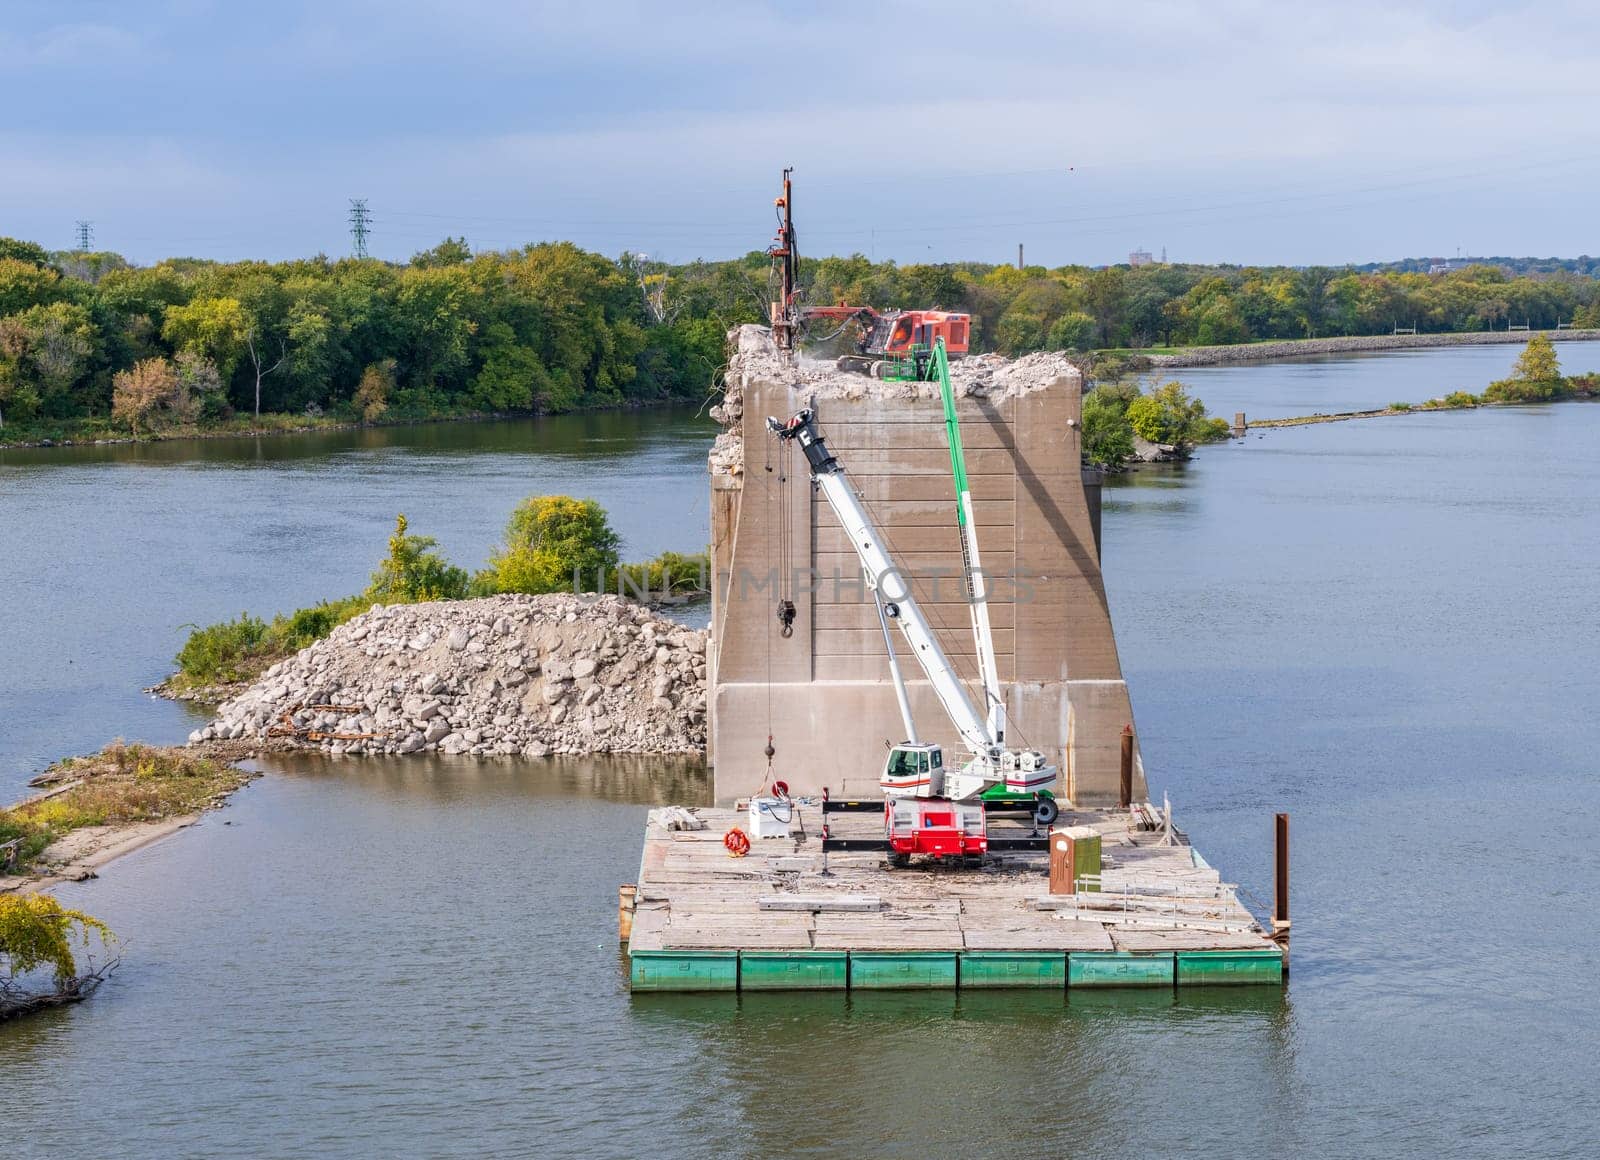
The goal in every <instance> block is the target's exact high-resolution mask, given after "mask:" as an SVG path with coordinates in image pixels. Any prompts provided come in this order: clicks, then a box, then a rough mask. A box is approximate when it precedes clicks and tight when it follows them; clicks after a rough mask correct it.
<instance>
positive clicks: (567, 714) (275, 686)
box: [189, 594, 706, 757]
mask: <svg viewBox="0 0 1600 1160" xmlns="http://www.w3.org/2000/svg"><path fill="white" fill-rule="evenodd" d="M238 738H259V739H261V740H263V741H264V742H275V743H276V744H279V745H282V746H288V747H304V748H314V749H321V750H323V751H326V752H331V753H356V754H359V753H420V752H439V753H445V754H465V753H471V754H480V755H485V754H503V755H510V754H522V755H524V756H528V757H543V756H546V755H549V754H554V753H569V754H570V753H701V752H703V751H704V749H705V738H706V634H705V632H703V631H698V630H695V629H689V628H685V627H684V626H682V625H680V624H676V623H674V622H673V621H670V620H666V619H664V618H661V617H658V616H657V615H655V614H654V613H653V612H651V611H650V610H649V609H648V608H644V607H642V606H640V605H638V604H634V603H632V602H630V601H627V600H623V599H621V598H620V597H616V596H584V597H578V596H574V595H568V594H554V595H545V596H523V595H509V596H491V597H487V598H485V599H482V600H460V601H440V602H436V603H427V604H396V605H389V606H384V605H381V604H375V605H373V606H372V608H371V610H370V611H368V612H366V613H363V614H362V615H361V616H358V617H356V618H355V619H354V620H351V621H349V622H348V623H346V624H343V625H341V626H340V627H339V628H337V629H335V630H334V631H333V632H332V633H331V634H330V635H329V636H328V637H327V638H326V639H324V640H320V641H317V642H316V643H315V644H313V645H311V646H310V647H308V648H305V649H303V650H301V651H300V652H299V653H297V654H296V655H295V656H293V657H291V658H289V659H288V660H285V661H282V662H280V663H278V664H276V665H273V666H272V668H270V669H268V670H267V671H266V673H265V674H264V675H263V676H262V678H261V679H260V680H259V681H257V682H256V683H255V684H254V685H252V686H251V687H250V688H249V689H247V690H246V691H245V692H244V693H242V694H240V695H239V696H237V697H235V698H234V699H233V700H231V701H228V702H226V703H225V704H223V705H222V706H220V707H219V709H218V711H217V717H216V719H215V720H214V721H212V722H211V724H209V725H207V726H206V727H205V728H204V729H198V730H196V731H195V732H194V733H191V734H190V735H189V740H190V742H191V743H196V744H198V743H201V742H209V741H217V740H232V739H238Z"/></svg>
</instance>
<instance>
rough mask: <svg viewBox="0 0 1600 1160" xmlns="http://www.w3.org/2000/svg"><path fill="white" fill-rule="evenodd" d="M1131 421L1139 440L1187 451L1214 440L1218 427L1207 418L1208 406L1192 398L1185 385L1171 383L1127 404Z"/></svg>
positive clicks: (1129, 420)
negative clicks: (1197, 444)
mask: <svg viewBox="0 0 1600 1160" xmlns="http://www.w3.org/2000/svg"><path fill="white" fill-rule="evenodd" d="M1128 422H1129V423H1130V424H1131V425H1132V427H1133V430H1134V433H1135V434H1137V435H1138V436H1139V438H1141V439H1144V440H1146V441H1148V442H1150V443H1159V444H1163V445H1166V446H1170V447H1176V448H1178V449H1179V450H1180V451H1182V450H1186V449H1187V448H1189V447H1192V446H1194V444H1196V443H1199V442H1203V441H1205V440H1207V439H1210V438H1213V437H1214V436H1215V433H1216V428H1215V424H1214V423H1213V422H1210V421H1208V420H1207V419H1206V407H1205V404H1204V403H1202V402H1201V401H1200V400H1199V399H1191V398H1190V397H1189V392H1188V390H1187V389H1186V388H1185V387H1184V385H1183V384H1182V383H1179V382H1170V383H1165V384H1163V385H1162V386H1159V387H1157V388H1156V389H1155V390H1153V391H1151V392H1150V393H1149V394H1147V395H1140V396H1139V397H1138V398H1136V399H1134V400H1133V401H1132V402H1131V403H1129V404H1128Z"/></svg>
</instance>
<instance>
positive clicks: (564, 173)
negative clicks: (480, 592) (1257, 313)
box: [0, 0, 1600, 266]
mask: <svg viewBox="0 0 1600 1160" xmlns="http://www.w3.org/2000/svg"><path fill="white" fill-rule="evenodd" d="M1596 44H1600V5H1595V4H1593V3H1592V2H1587V0H1586V2H1582V3H1577V2H1574V3H1564V2H1561V0H1554V2H1549V3H1516V2H1515V0H1505V2H1495V3H1489V2H1484V0H1460V2H1454V3H1420V4H1408V3H1404V2H1388V3H1373V2H1368V0H1298V2H1296V3H1294V4H1283V3H1281V2H1275V3H1256V2H1249V0H1205V2H1197V3H1183V4H1180V3H1144V2H1139V0H1123V2H1120V3H1086V2H1079V0H984V2H977V3H974V2H973V0H965V2H963V3H952V2H946V0H918V2H916V3H903V2H901V0H850V2H848V3H839V2H835V0H808V2H795V0H789V2H786V3H776V2H755V0H752V2H746V3H740V2H736V0H725V2H723V3H711V2H704V0H671V2H670V3H669V2H666V0H640V2H625V0H584V2H577V0H574V2H570V3H540V2H537V0H520V2H518V0H383V2H381V3H380V2H378V0H271V2H270V3H269V2H263V0H226V2H224V0H115V2H110V0H0V234H9V235H12V236H19V237H23V238H28V239H30V240H34V241H37V242H39V243H41V244H43V245H45V246H47V247H50V248H63V249H65V248H70V247H71V246H72V244H73V239H74V225H75V223H76V222H77V221H78V220H80V219H82V220H88V221H91V222H92V223H93V229H94V242H95V246H96V248H99V249H109V250H115V251H117V252H120V253H122V254H124V255H125V256H127V257H128V258H129V259H130V260H133V261H136V262H141V263H148V262H154V261H157V260H159V259H161V258H163V257H167V256H177V255H184V256H195V257H207V258H218V259H238V258H247V257H251V258H268V259H282V258H290V257H299V256H307V255H312V254H316V253H319V252H320V253H326V254H329V255H335V256H337V255H342V254H345V253H348V252H349V251H350V248H351V238H350V234H349V229H348V216H349V200H350V199H351V198H355V197H362V198H365V199H366V200H367V203H368V205H369V207H370V209H371V214H372V219H373V232H372V236H371V238H370V241H369V248H370V251H371V252H372V253H373V254H375V255H377V256H379V257H383V258H389V259H394V260H404V259H405V258H407V257H409V256H410V255H411V254H413V253H415V252H416V251H418V250H421V249H425V248H427V247H429V246H431V245H433V244H435V243H436V242H437V241H439V240H440V239H441V238H443V237H445V236H465V237H466V239H467V241H468V242H469V243H470V244H471V245H472V247H473V248H474V249H500V248H509V247H513V246H520V245H524V244H527V243H530V242H537V241H546V240H554V239H570V240H572V241H575V242H577V243H579V244H580V245H583V246H585V247H587V248H590V249H594V250H599V251H601V252H604V253H607V254H612V255H615V254H617V253H619V252H621V251H623V250H631V251H634V252H644V253H647V254H649V255H651V256H652V257H658V258H661V259H664V260H668V261H685V260H689V259H693V258H697V257H703V258H708V259H716V258H726V257H732V256H736V255H738V254H742V253H745V252H748V251H750V250H756V249H763V248H765V246H766V245H767V244H768V242H769V240H770V238H771V234H772V228H773V209H772V198H773V197H774V196H775V195H776V193H777V186H778V182H779V177H780V172H781V170H782V169H783V168H784V167H785V166H792V167H793V168H794V181H795V196H794V205H795V215H796V225H797V229H798V235H799V241H800V247H801V250H802V252H803V253H806V254H810V255H814V256H820V255H823V254H828V253H837V254H848V253H852V252H859V253H863V254H867V255H869V256H872V257H875V258H878V259H884V258H893V259H896V260H898V261H901V262H917V261H955V260H979V261H996V262H1005V261H1014V260H1015V259H1016V248H1017V245H1018V244H1019V243H1021V244H1023V245H1024V246H1025V247H1026V250H1025V253H1026V257H1027V261H1028V262H1029V263H1030V264H1043V265H1050V266H1056V265H1062V264H1066V263H1083V264H1089V265H1100V264H1105V263H1110V262H1118V261H1125V260H1126V259H1127V256H1128V254H1129V252H1130V251H1133V250H1136V249H1147V250H1150V251H1152V252H1154V253H1155V254H1157V255H1158V256H1159V255H1160V253H1161V252H1162V250H1163V249H1165V251H1166V253H1167V254H1168V256H1169V258H1170V259H1171V260H1173V261H1196V262H1224V261H1226V262H1239V263H1255V264H1264V263H1287V264H1294V265H1306V264H1343V263H1346V262H1356V263H1360V262H1367V261H1381V260H1388V259H1395V258H1400V257H1406V256H1440V257H1453V256H1455V255H1456V254H1457V252H1458V251H1459V252H1461V253H1464V254H1468V255H1473V254H1497V255H1540V256H1547V255H1559V256H1576V255H1578V254H1581V253H1594V252H1600V238H1597V237H1596V233H1597V231H1600V226H1597V223H1596V219H1595V214H1594V212H1593V206H1594V204H1595V198H1594V189H1595V186H1596V178H1597V177H1600V149H1596V144H1597V141H1600V129H1596V128H1595V127H1594V112H1595V110H1596V108H1597V107H1600V101H1597V97H1600V69H1597V68H1596V67H1595V63H1596V62H1595V47H1594V46H1595V45H1596Z"/></svg>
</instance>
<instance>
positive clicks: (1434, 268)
mask: <svg viewBox="0 0 1600 1160" xmlns="http://www.w3.org/2000/svg"><path fill="white" fill-rule="evenodd" d="M1465 265H1466V263H1465V262H1434V263H1433V264H1432V265H1430V266H1429V267H1428V273H1430V274H1448V273H1450V271H1452V270H1459V269H1461V268H1462V267H1463V266H1465Z"/></svg>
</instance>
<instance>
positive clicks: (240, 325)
mask: <svg viewBox="0 0 1600 1160" xmlns="http://www.w3.org/2000/svg"><path fill="white" fill-rule="evenodd" d="M250 333H251V320H250V317H249V315H248V314H247V313H246V312H245V309H244V305H243V304H242V303H241V302H240V301H239V300H238V299H237V298H196V299H195V300H194V301H193V302H190V303H189V304H188V305H185V306H172V307H169V308H168V309H167V312H166V320H165V321H164V322H163V323H162V326H161V337H162V338H164V339H166V340H167V341H168V342H169V343H171V344H172V345H173V347H174V348H176V349H177V350H186V351H190V352H192V353H194V354H197V355H199V356H200V357H201V358H205V359H209V360H210V361H211V362H212V364H214V365H215V366H216V368H217V373H218V374H219V375H221V376H222V381H223V382H224V383H228V382H232V381H233V372H234V368H235V367H237V366H238V365H239V359H240V357H241V356H242V355H243V354H244V353H245V345H246V342H247V340H248V338H249V335H250Z"/></svg>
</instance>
